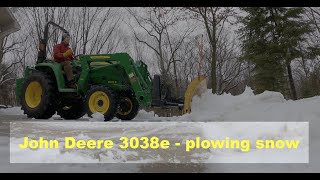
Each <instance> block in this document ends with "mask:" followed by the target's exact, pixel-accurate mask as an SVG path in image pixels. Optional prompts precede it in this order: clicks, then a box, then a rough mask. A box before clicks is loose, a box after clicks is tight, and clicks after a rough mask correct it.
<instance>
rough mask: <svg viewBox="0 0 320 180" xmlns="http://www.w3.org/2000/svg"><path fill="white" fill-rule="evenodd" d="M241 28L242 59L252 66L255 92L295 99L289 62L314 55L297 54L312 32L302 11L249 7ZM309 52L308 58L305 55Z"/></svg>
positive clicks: (244, 9) (311, 50)
mask: <svg viewBox="0 0 320 180" xmlns="http://www.w3.org/2000/svg"><path fill="white" fill-rule="evenodd" d="M242 10H243V11H244V12H245V13H246V14H247V15H246V16H245V17H244V18H243V19H242V20H241V22H242V24H243V27H241V28H240V31H239V33H240V34H241V38H242V40H243V41H242V42H243V44H242V45H243V46H242V48H243V52H244V54H243V57H242V58H243V59H244V60H248V61H250V62H252V63H253V64H254V65H255V69H254V75H253V85H254V89H255V92H256V93H261V92H263V91H265V90H269V91H279V92H281V93H283V94H284V95H285V96H286V95H289V94H290V95H291V98H292V99H297V95H296V90H295V86H294V82H293V77H292V71H291V66H290V63H291V61H292V60H293V59H295V58H299V57H301V56H302V55H303V56H310V55H312V54H313V55H315V53H314V52H315V51H314V49H315V48H309V47H308V49H309V51H300V50H299V49H300V48H298V46H299V45H300V44H301V43H303V42H304V41H305V40H306V39H305V34H306V33H309V32H311V31H312V28H311V26H310V23H309V22H308V21H306V20H304V19H303V13H304V9H303V8H284V7H248V8H242ZM306 53H308V55H306ZM289 89H290V91H289Z"/></svg>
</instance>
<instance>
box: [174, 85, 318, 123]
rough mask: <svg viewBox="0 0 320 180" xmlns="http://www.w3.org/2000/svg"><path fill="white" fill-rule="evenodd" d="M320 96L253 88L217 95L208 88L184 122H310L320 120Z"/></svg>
mask: <svg viewBox="0 0 320 180" xmlns="http://www.w3.org/2000/svg"><path fill="white" fill-rule="evenodd" d="M319 104H320V97H319V96H317V97H313V98H308V99H302V100H297V101H292V100H288V101H287V100H285V99H284V97H283V95H282V94H281V93H279V92H271V91H265V92H264V93H261V94H258V95H254V94H253V90H252V89H251V88H249V87H247V88H246V89H245V91H244V92H243V93H242V94H240V95H238V96H233V95H231V94H223V95H219V96H218V95H213V94H212V93H211V90H210V89H209V90H207V91H206V92H205V93H204V94H203V95H202V96H201V97H194V98H193V102H192V105H191V113H190V114H186V115H183V116H181V117H180V118H178V120H180V121H232V122H234V121H309V120H310V118H311V119H319V118H320V113H319V107H318V106H319Z"/></svg>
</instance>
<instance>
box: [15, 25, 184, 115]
mask: <svg viewBox="0 0 320 180" xmlns="http://www.w3.org/2000/svg"><path fill="white" fill-rule="evenodd" d="M49 25H53V26H56V27H58V28H59V29H61V30H62V31H64V32H66V33H67V30H65V29H64V28H62V27H60V26H59V25H57V24H55V23H54V22H48V23H47V24H46V27H45V30H44V38H43V40H42V41H41V42H40V43H42V45H43V46H44V48H43V49H40V51H39V54H41V55H39V56H38V60H37V63H36V65H35V66H34V67H27V68H26V69H25V71H24V75H23V77H22V78H20V79H17V80H16V95H17V98H18V100H19V101H20V103H21V106H22V107H21V108H22V110H23V111H24V113H25V114H26V115H27V116H28V117H29V118H35V119H48V118H51V117H52V116H53V115H54V114H55V113H56V112H57V114H58V115H60V116H61V117H62V118H64V119H78V118H81V117H82V116H84V115H85V114H86V113H87V114H88V115H89V116H91V115H92V114H94V113H97V112H99V113H101V114H103V115H104V118H105V121H109V120H111V119H113V118H114V117H117V118H119V119H121V120H131V119H133V118H134V117H135V116H136V115H137V113H138V111H139V108H140V107H142V108H144V107H151V106H164V105H166V104H168V103H166V101H165V100H163V99H161V90H160V77H159V76H158V75H155V78H154V79H152V78H151V77H150V74H149V72H148V69H147V65H146V64H145V63H143V62H142V61H137V62H135V61H134V60H133V59H132V58H131V57H130V56H129V55H128V54H127V53H115V54H99V55H79V56H78V57H77V58H76V60H73V61H72V62H71V64H72V67H73V72H74V75H75V80H76V85H77V88H75V89H72V88H67V87H66V85H65V81H66V77H65V75H64V72H63V70H62V67H61V65H60V64H59V63H56V62H54V61H52V60H49V59H46V58H45V57H46V46H47V42H48V32H49V31H48V29H49ZM169 104H170V106H172V105H174V106H179V105H180V106H181V103H172V102H171V103H169Z"/></svg>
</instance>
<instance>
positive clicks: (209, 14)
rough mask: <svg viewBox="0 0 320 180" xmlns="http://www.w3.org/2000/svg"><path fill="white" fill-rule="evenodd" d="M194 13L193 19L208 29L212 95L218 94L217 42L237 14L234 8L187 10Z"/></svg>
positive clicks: (191, 8)
mask: <svg viewBox="0 0 320 180" xmlns="http://www.w3.org/2000/svg"><path fill="white" fill-rule="evenodd" d="M186 9H188V10H189V11H190V12H192V13H193V17H194V18H196V19H198V20H199V21H201V22H202V23H203V24H204V26H205V29H206V33H207V35H208V39H209V43H210V47H211V76H210V78H211V86H212V93H216V92H217V76H216V66H217V65H216V63H217V42H218V40H219V38H220V36H221V32H222V30H223V27H224V26H225V23H226V22H227V21H228V19H229V17H231V16H233V15H234V14H235V11H234V9H233V8H229V7H227V8H222V7H189V8H186Z"/></svg>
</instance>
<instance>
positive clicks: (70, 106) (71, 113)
mask: <svg viewBox="0 0 320 180" xmlns="http://www.w3.org/2000/svg"><path fill="white" fill-rule="evenodd" d="M84 103H85V102H84V100H83V98H80V99H70V100H68V99H66V100H63V102H62V105H61V106H60V107H59V109H57V114H58V115H59V116H60V117H62V118H63V119H66V120H71V119H79V118H81V117H83V116H84V115H85V114H86V110H85V104H84Z"/></svg>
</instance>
